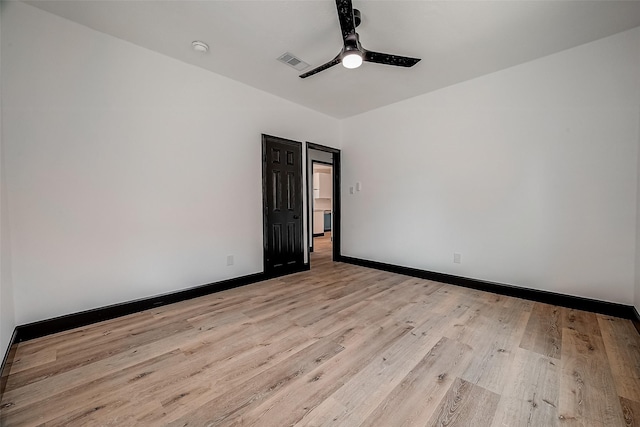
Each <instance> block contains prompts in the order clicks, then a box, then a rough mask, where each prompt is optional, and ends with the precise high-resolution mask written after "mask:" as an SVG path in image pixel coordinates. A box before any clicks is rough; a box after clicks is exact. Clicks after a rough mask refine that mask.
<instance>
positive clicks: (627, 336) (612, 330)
mask: <svg viewBox="0 0 640 427" xmlns="http://www.w3.org/2000/svg"><path fill="white" fill-rule="evenodd" d="M598 324H599V325H600V330H601V331H602V339H603V341H604V346H605V349H606V353H607V357H608V359H609V365H610V367H611V373H612V374H613V378H614V381H615V383H616V389H617V390H618V394H619V395H620V396H622V397H625V398H627V399H629V400H633V401H636V402H640V335H638V334H634V331H633V329H634V327H633V325H632V324H631V322H628V321H624V320H623V319H618V318H615V317H611V316H598Z"/></svg>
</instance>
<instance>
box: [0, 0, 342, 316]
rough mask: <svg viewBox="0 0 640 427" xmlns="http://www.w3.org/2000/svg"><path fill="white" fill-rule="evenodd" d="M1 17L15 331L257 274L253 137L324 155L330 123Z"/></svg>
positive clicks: (31, 15)
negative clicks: (229, 261)
mask: <svg viewBox="0 0 640 427" xmlns="http://www.w3.org/2000/svg"><path fill="white" fill-rule="evenodd" d="M6 3H7V4H5V9H4V11H3V16H2V19H3V22H2V25H3V31H4V34H3V38H2V43H3V46H2V49H3V50H2V54H3V62H2V65H3V70H2V79H3V83H4V93H3V104H4V105H3V120H4V140H3V143H4V147H5V166H6V178H7V187H8V207H9V220H10V232H11V237H12V240H11V255H12V273H13V285H14V293H15V295H14V296H15V313H16V320H17V323H18V324H24V323H28V322H32V321H37V320H40V319H47V318H51V317H53V316H59V315H64V314H67V313H73V312H77V311H81V310H86V309H90V308H94V307H100V306H104V305H107V304H112V303H118V302H122V301H129V300H132V299H136V298H143V297H148V296H152V295H156V294H161V293H166V292H171V291H175V290H178V289H181V288H189V287H193V286H196V285H201V284H205V283H211V282H215V281H218V280H223V279H227V278H231V277H238V276H242V275H246V274H251V273H255V272H260V271H262V268H263V266H262V210H261V206H262V190H261V164H262V163H261V133H267V134H272V135H276V136H281V137H285V138H289V139H294V140H298V141H314V142H317V143H320V144H323V145H329V146H336V144H337V143H338V142H339V141H338V140H339V133H338V130H339V126H338V122H337V121H336V120H335V119H333V118H329V117H328V116H324V115H322V114H319V113H316V112H313V111H311V110H308V109H305V108H302V107H300V106H297V105H295V104H292V103H290V102H288V101H285V100H282V99H280V98H277V97H274V96H272V95H269V94H266V93H264V92H261V91H258V90H256V89H254V88H251V87H248V86H245V85H242V84H240V83H237V82H234V81H232V80H229V79H227V78H223V77H221V76H218V75H215V74H212V73H210V72H208V71H204V70H202V69H199V68H197V67H194V66H191V65H186V64H184V63H181V62H179V61H176V60H173V59H170V58H167V57H164V56H162V55H160V54H157V53H155V52H152V51H148V50H145V49H142V48H139V47H137V46H134V45H132V44H129V43H126V42H124V41H121V40H119V39H115V38H112V37H110V36H107V35H104V34H101V33H98V32H95V31H93V30H90V29H88V28H86V27H82V26H79V25H77V24H74V23H72V22H70V21H66V20H63V19H61V18H58V17H55V16H53V15H50V14H48V13H46V12H43V11H40V10H38V9H35V8H32V7H30V6H28V5H25V4H22V3H16V2H6ZM185 48H188V46H187V47H185ZM211 54H215V49H214V52H212V53H211ZM3 182H4V180H3ZM230 254H232V255H234V256H235V265H234V266H231V267H227V266H226V258H227V255H230Z"/></svg>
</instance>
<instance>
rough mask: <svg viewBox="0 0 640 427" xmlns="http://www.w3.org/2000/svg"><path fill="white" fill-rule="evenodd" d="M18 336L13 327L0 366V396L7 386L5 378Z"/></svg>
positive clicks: (9, 368) (13, 355) (11, 361)
mask: <svg viewBox="0 0 640 427" xmlns="http://www.w3.org/2000/svg"><path fill="white" fill-rule="evenodd" d="M17 338H18V330H17V329H14V330H13V334H11V339H10V340H9V347H7V351H6V353H5V354H4V359H2V366H0V398H1V397H2V395H3V394H4V389H5V388H6V387H7V378H9V372H11V365H13V360H14V358H15V356H16V346H15V345H14V344H15V343H17V342H18V341H17Z"/></svg>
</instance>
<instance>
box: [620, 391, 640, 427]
mask: <svg viewBox="0 0 640 427" xmlns="http://www.w3.org/2000/svg"><path fill="white" fill-rule="evenodd" d="M620 406H621V407H622V413H623V416H624V425H625V426H628V427H632V426H633V427H638V426H640V402H635V401H633V400H629V399H625V398H624V397H621V398H620Z"/></svg>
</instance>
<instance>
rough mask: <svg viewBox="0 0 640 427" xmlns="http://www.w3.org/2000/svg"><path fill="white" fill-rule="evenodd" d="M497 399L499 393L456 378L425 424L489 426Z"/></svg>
mask: <svg viewBox="0 0 640 427" xmlns="http://www.w3.org/2000/svg"><path fill="white" fill-rule="evenodd" d="M499 400H500V396H499V395H497V394H495V393H492V392H490V391H489V390H485V389H483V388H482V387H479V386H477V385H474V384H471V383H470V382H467V381H465V380H463V379H460V378H456V379H455V381H454V382H453V384H451V387H449V391H447V393H446V395H445V396H444V397H443V398H442V401H441V402H440V405H439V406H438V408H437V409H436V410H435V412H434V413H433V415H432V417H431V419H430V420H429V422H428V423H427V425H429V426H471V425H472V426H475V427H482V426H490V425H491V423H492V422H493V418H494V415H495V412H496V409H497V407H498V402H499Z"/></svg>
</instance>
